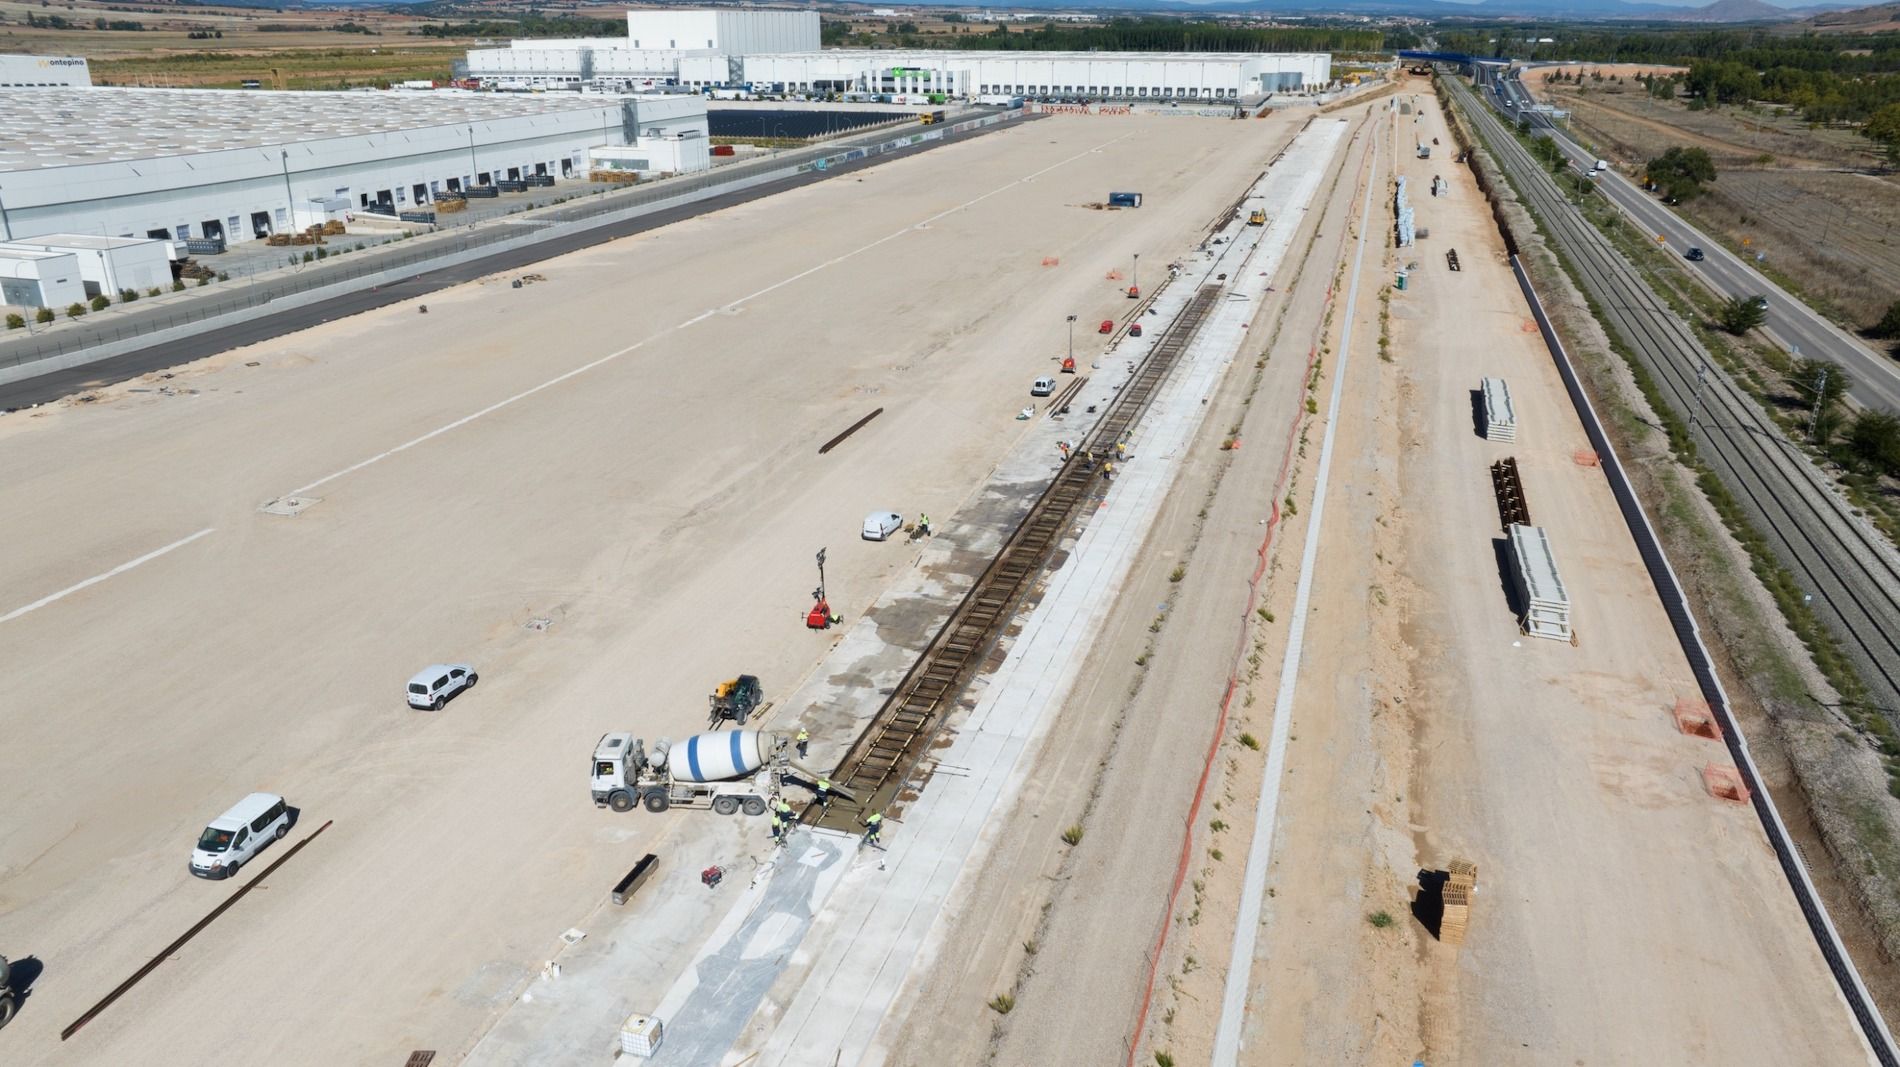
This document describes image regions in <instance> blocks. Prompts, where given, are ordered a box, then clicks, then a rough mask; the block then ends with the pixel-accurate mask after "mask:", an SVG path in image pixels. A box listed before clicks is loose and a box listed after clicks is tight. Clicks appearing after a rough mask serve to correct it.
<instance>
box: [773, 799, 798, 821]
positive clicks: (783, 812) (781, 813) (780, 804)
mask: <svg viewBox="0 0 1900 1067" xmlns="http://www.w3.org/2000/svg"><path fill="white" fill-rule="evenodd" d="M772 811H773V812H774V813H776V814H777V815H778V817H779V818H781V819H784V820H785V825H787V826H790V825H792V823H793V821H794V820H793V818H792V806H791V805H790V804H787V803H785V798H784V797H773V798H772Z"/></svg>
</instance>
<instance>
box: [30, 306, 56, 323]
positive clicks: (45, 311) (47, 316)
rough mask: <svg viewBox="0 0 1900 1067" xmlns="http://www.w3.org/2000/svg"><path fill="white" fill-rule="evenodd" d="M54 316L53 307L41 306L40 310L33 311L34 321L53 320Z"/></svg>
mask: <svg viewBox="0 0 1900 1067" xmlns="http://www.w3.org/2000/svg"><path fill="white" fill-rule="evenodd" d="M53 317H54V316H53V309H52V308H41V309H39V310H38V311H36V312H34V313H33V321H34V322H52V321H53Z"/></svg>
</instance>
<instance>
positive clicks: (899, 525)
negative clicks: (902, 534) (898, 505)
mask: <svg viewBox="0 0 1900 1067" xmlns="http://www.w3.org/2000/svg"><path fill="white" fill-rule="evenodd" d="M903 528H904V517H903V516H902V515H899V514H898V513H897V512H895V511H873V512H872V513H870V514H869V515H866V516H865V517H864V539H865V540H866V541H884V540H888V539H889V538H890V536H891V535H892V534H894V533H896V532H897V531H899V530H901V529H903Z"/></svg>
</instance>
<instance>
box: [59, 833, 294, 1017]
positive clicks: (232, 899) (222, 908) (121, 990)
mask: <svg viewBox="0 0 1900 1067" xmlns="http://www.w3.org/2000/svg"><path fill="white" fill-rule="evenodd" d="M329 828H330V823H329V822H325V823H324V824H323V825H322V826H319V827H317V828H316V829H315V830H312V831H310V836H309V837H306V838H304V839H303V840H302V841H299V842H297V843H296V844H294V845H292V846H290V849H289V851H287V852H285V853H284V854H283V855H281V856H279V857H277V859H276V860H275V861H274V862H272V863H271V865H270V866H268V867H266V868H264V869H263V870H261V871H259V872H257V874H256V875H255V876H253V877H252V878H251V880H250V881H248V882H246V883H244V887H243V888H241V889H239V890H238V891H237V892H235V893H232V894H231V895H230V896H228V897H226V898H224V903H222V904H220V905H218V906H217V907H215V908H213V909H211V914H209V915H206V916H205V917H204V918H202V919H199V920H198V921H197V922H196V923H194V924H192V927H191V929H189V930H186V931H185V932H184V933H183V934H181V935H179V937H178V939H177V940H176V941H173V942H172V943H171V944H169V945H166V946H165V947H164V948H162V949H160V950H159V951H158V955H156V956H153V957H152V958H151V959H149V960H147V961H145V964H144V966H142V967H140V968H139V969H138V970H136V971H133V972H132V977H130V978H127V979H126V980H125V981H123V982H120V983H119V984H118V986H116V987H115V988H114V989H113V990H112V992H110V993H107V994H106V995H105V996H104V997H103V998H101V999H100V1001H99V1003H97V1004H94V1005H93V1006H92V1007H91V1008H88V1009H87V1010H86V1013H85V1014H84V1015H81V1016H80V1017H79V1018H77V1019H74V1020H73V1021H72V1022H71V1023H70V1024H69V1025H68V1026H67V1027H66V1029H64V1030H61V1031H60V1032H59V1039H60V1040H61V1041H65V1040H67V1039H69V1038H71V1037H72V1036H73V1035H74V1034H76V1033H78V1032H79V1031H80V1029H81V1028H82V1027H84V1026H85V1025H86V1024H87V1023H89V1022H91V1021H93V1020H94V1019H96V1018H98V1017H99V1013H100V1012H103V1011H105V1010H106V1009H107V1008H109V1007H111V1006H112V1002H113V1001H115V1000H118V999H119V998H120V997H122V996H124V995H125V994H126V993H127V992H128V991H129V990H131V988H132V987H133V986H135V985H138V984H139V982H140V981H142V980H143V979H144V978H145V976H146V975H148V974H151V973H152V972H153V971H156V970H158V965H159V964H161V963H164V962H165V961H166V960H168V959H171V958H172V953H174V952H177V951H178V950H179V949H181V948H183V947H184V946H185V942H187V941H190V940H191V939H192V938H194V937H197V936H198V935H199V934H200V933H202V932H204V928H205V927H207V926H210V925H211V924H212V922H213V921H215V920H216V919H217V917H218V916H220V915H223V914H224V913H225V912H227V911H229V910H230V909H231V906H232V905H233V904H236V903H237V902H238V901H240V900H243V899H244V894H246V893H249V892H250V891H251V890H253V889H256V888H257V884H258V883H259V882H262V881H263V880H264V879H266V878H269V877H270V876H271V874H272V873H273V872H275V871H276V870H277V868H279V867H282V866H283V865H284V864H285V863H286V862H288V861H289V860H290V857H292V856H295V855H296V854H297V853H299V852H302V851H303V847H304V846H305V845H307V844H309V843H310V842H312V841H315V840H316V839H317V835H318V834H321V833H322V832H323V831H325V830H328V829H329Z"/></svg>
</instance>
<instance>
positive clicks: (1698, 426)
mask: <svg viewBox="0 0 1900 1067" xmlns="http://www.w3.org/2000/svg"><path fill="white" fill-rule="evenodd" d="M1448 81H1449V82H1450V83H1451V84H1453V85H1454V86H1455V88H1454V90H1453V91H1454V92H1455V93H1457V94H1458V97H1459V100H1460V102H1461V103H1462V104H1463V105H1464V107H1463V108H1462V110H1464V112H1465V113H1466V114H1467V115H1468V116H1469V117H1470V118H1471V120H1472V121H1473V122H1475V123H1476V124H1477V125H1478V126H1479V127H1480V129H1481V131H1482V134H1483V136H1484V138H1485V140H1486V141H1487V142H1488V143H1489V146H1490V147H1491V149H1492V152H1493V154H1494V155H1496V156H1497V158H1498V162H1499V164H1500V166H1502V167H1503V168H1504V170H1505V171H1506V172H1507V173H1508V174H1509V175H1510V177H1511V180H1512V182H1513V183H1514V184H1515V185H1516V187H1517V189H1518V191H1519V192H1520V193H1521V194H1522V195H1523V196H1524V197H1525V198H1526V199H1527V200H1528V201H1529V202H1530V206H1531V207H1532V209H1533V210H1534V211H1535V212H1536V213H1537V216H1538V219H1539V221H1540V222H1541V223H1542V225H1543V226H1544V227H1545V229H1546V230H1547V231H1548V232H1549V233H1550V235H1551V236H1552V237H1553V238H1554V239H1555V240H1556V242H1557V243H1558V244H1559V245H1560V246H1561V247H1562V249H1563V252H1564V254H1565V255H1566V256H1567V257H1568V259H1569V261H1570V263H1571V264H1572V266H1573V267H1574V269H1575V270H1576V273H1577V276H1578V278H1579V280H1580V281H1581V282H1582V284H1583V286H1584V288H1585V290H1586V291H1587V292H1588V293H1589V294H1590V296H1591V297H1592V298H1593V299H1595V301H1596V303H1597V305H1598V307H1599V308H1600V309H1601V311H1602V314H1603V317H1604V319H1605V320H1606V325H1608V326H1609V327H1610V328H1611V329H1612V330H1614V331H1615V332H1616V333H1617V334H1619V335H1620V336H1621V337H1622V338H1623V339H1624V341H1625V342H1626V343H1628V344H1629V346H1630V348H1631V349H1632V350H1633V351H1635V352H1636V353H1637V354H1638V356H1639V357H1640V358H1641V359H1642V361H1643V363H1644V365H1645V366H1646V367H1648V369H1649V370H1650V372H1651V374H1652V375H1653V376H1654V378H1655V380H1656V382H1657V384H1658V386H1659V387H1660V388H1661V390H1662V392H1663V394H1664V397H1665V399H1666V400H1667V401H1668V403H1669V404H1670V405H1671V406H1672V407H1673V408H1675V410H1676V411H1677V413H1678V414H1679V415H1681V416H1682V417H1683V418H1684V419H1687V420H1690V422H1691V427H1690V433H1691V436H1692V438H1693V439H1694V440H1695V441H1696V444H1697V449H1698V453H1699V454H1700V456H1701V457H1702V459H1703V460H1704V462H1706V463H1707V464H1708V465H1709V467H1710V469H1711V470H1712V471H1714V472H1715V474H1716V477H1717V478H1718V479H1720V481H1721V482H1722V484H1723V485H1724V486H1725V487H1727V489H1728V490H1729V491H1730V492H1731V493H1733V494H1734V495H1735V497H1736V498H1737V499H1738V500H1739V501H1740V502H1741V503H1742V505H1743V507H1744V508H1745V509H1746V510H1747V511H1748V513H1749V517H1750V519H1751V520H1752V521H1753V522H1754V524H1755V526H1756V528H1757V529H1758V530H1759V531H1760V533H1761V534H1762V536H1763V537H1764V538H1765V539H1766V540H1767V541H1768V543H1769V544H1770V545H1771V546H1772V548H1773V550H1774V552H1775V555H1776V558H1777V559H1779V560H1780V561H1781V563H1782V565H1783V566H1785V567H1787V568H1788V569H1789V571H1790V572H1792V573H1793V574H1794V575H1795V577H1796V579H1797V580H1798V581H1799V582H1800V584H1801V585H1802V587H1803V589H1804V590H1805V591H1807V593H1808V595H1809V596H1810V597H1811V598H1812V605H1813V608H1814V610H1815V613H1816V614H1817V615H1818V616H1819V617H1820V618H1821V619H1822V620H1823V621H1824V622H1825V623H1826V624H1827V625H1828V627H1829V629H1830V630H1831V631H1832V632H1833V634H1834V636H1835V639H1836V640H1837V641H1838V642H1839V643H1840V645H1841V646H1842V648H1843V649H1844V650H1845V651H1846V653H1847V654H1848V656H1849V657H1850V658H1851V659H1852V660H1853V662H1854V665H1855V667H1856V668H1857V669H1858V670H1859V672H1860V676H1861V678H1862V680H1863V681H1864V682H1865V683H1866V685H1867V687H1868V689H1869V696H1870V698H1871V700H1872V702H1873V703H1874V704H1875V705H1877V706H1878V707H1879V708H1880V709H1881V710H1882V713H1883V714H1884V715H1886V716H1887V717H1888V719H1889V720H1890V721H1892V722H1895V723H1896V724H1897V725H1900V562H1896V557H1895V553H1894V550H1893V548H1892V546H1890V545H1887V544H1885V543H1884V542H1883V540H1882V538H1881V537H1880V536H1879V534H1877V533H1876V532H1874V531H1873V530H1871V529H1869V528H1868V527H1867V525H1866V524H1865V523H1864V522H1862V521H1861V520H1859V519H1857V518H1856V517H1855V516H1854V515H1853V514H1852V513H1851V511H1850V510H1849V508H1848V506H1847V504H1846V502H1845V501H1843V500H1842V499H1841V498H1840V496H1839V495H1838V494H1837V493H1835V492H1834V491H1833V490H1832V489H1830V488H1829V487H1827V486H1826V485H1825V484H1824V483H1823V481H1822V477H1821V475H1820V473H1819V472H1818V471H1817V470H1815V468H1814V466H1813V465H1812V463H1810V462H1809V461H1808V459H1807V457H1805V456H1804V455H1802V454H1801V453H1800V452H1799V451H1798V450H1797V449H1796V448H1795V447H1794V446H1793V445H1792V444H1791V443H1790V442H1788V441H1787V439H1786V437H1785V436H1784V435H1783V433H1782V431H1781V429H1780V428H1779V427H1777V426H1775V425H1774V424H1773V423H1771V422H1770V421H1769V420H1768V418H1767V416H1766V415H1765V414H1763V412H1762V411H1761V409H1760V407H1759V406H1758V405H1757V404H1756V403H1755V401H1754V400H1753V399H1752V398H1751V397H1749V396H1748V395H1747V394H1745V393H1744V392H1743V391H1742V390H1741V389H1740V388H1739V387H1737V386H1736V385H1735V383H1734V382H1733V381H1731V380H1730V379H1729V377H1728V375H1727V374H1726V373H1725V372H1724V371H1723V370H1722V369H1721V367H1720V366H1719V365H1717V364H1716V363H1715V362H1714V361H1713V360H1712V359H1711V358H1710V356H1709V354H1708V352H1707V351H1706V350H1705V349H1704V348H1703V347H1702V344H1701V342H1700V341H1699V340H1698V339H1697V338H1696V337H1695V335H1694V333H1693V332H1691V330H1690V329H1689V327H1688V325H1687V324H1686V323H1684V322H1683V321H1682V320H1681V319H1680V318H1679V317H1677V316H1676V315H1675V313H1674V312H1673V311H1672V310H1671V309H1670V308H1669V307H1668V306H1667V305H1665V304H1664V303H1663V301H1662V300H1661V299H1660V298H1659V297H1657V296H1656V294H1655V293H1654V292H1652V291H1651V290H1650V289H1649V288H1648V286H1647V285H1646V284H1645V283H1644V282H1643V281H1642V280H1641V279H1640V278H1638V277H1637V276H1636V272H1635V270H1634V269H1633V268H1632V267H1631V266H1630V265H1629V264H1628V262H1626V261H1625V260H1624V259H1623V258H1622V256H1621V255H1620V254H1619V253H1617V252H1616V250H1615V249H1614V248H1612V247H1611V246H1610V244H1609V242H1608V240H1607V239H1606V238H1605V237H1604V236H1603V235H1602V234H1601V233H1600V232H1598V231H1597V230H1596V228H1595V227H1594V226H1592V225H1591V224H1590V223H1589V222H1588V221H1587V220H1585V219H1584V218H1583V217H1582V216H1581V214H1580V213H1579V212H1578V210H1577V209H1576V208H1575V207H1574V206H1573V205H1572V204H1571V203H1570V202H1569V201H1568V199H1566V198H1565V197H1564V195H1563V194H1562V192H1561V191H1560V190H1559V189H1558V188H1557V185H1556V183H1555V182H1554V181H1553V180H1552V179H1551V176H1550V174H1549V173H1548V172H1547V171H1546V170H1545V169H1544V168H1543V167H1542V165H1541V164H1539V163H1538V162H1537V161H1536V160H1535V159H1534V158H1533V157H1532V156H1531V154H1530V153H1529V152H1528V151H1527V150H1526V149H1525V148H1524V146H1523V145H1522V144H1521V143H1520V142H1519V141H1518V140H1517V138H1516V137H1514V136H1513V135H1512V134H1511V133H1510V131H1509V130H1507V129H1506V128H1505V127H1504V125H1503V123H1502V122H1501V121H1499V120H1498V118H1497V117H1496V116H1495V115H1493V114H1492V113H1491V112H1490V111H1489V110H1488V109H1486V108H1484V107H1483V106H1480V105H1479V103H1478V101H1477V100H1476V99H1474V97H1473V96H1472V94H1471V93H1470V91H1469V90H1468V89H1466V88H1465V86H1464V85H1463V83H1462V82H1459V81H1457V80H1456V79H1448ZM1698 382H1700V384H1698Z"/></svg>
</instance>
